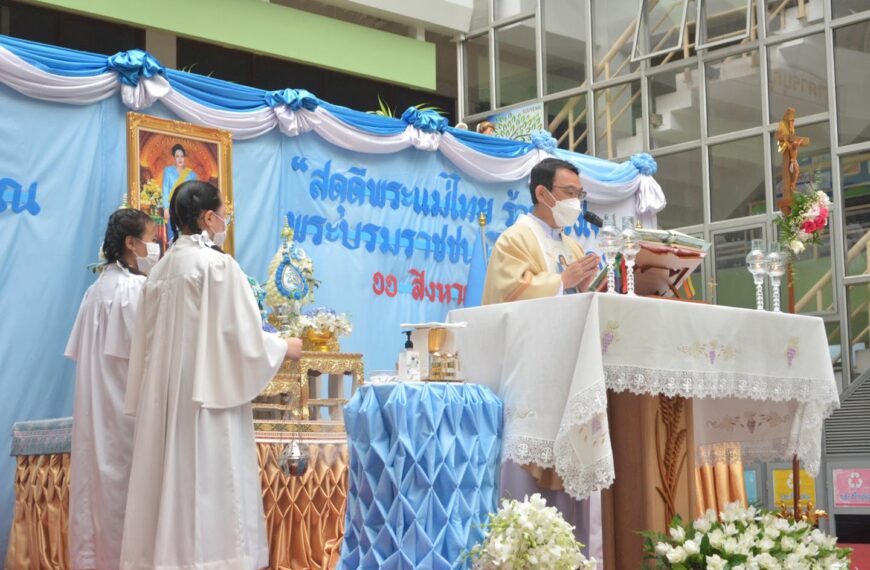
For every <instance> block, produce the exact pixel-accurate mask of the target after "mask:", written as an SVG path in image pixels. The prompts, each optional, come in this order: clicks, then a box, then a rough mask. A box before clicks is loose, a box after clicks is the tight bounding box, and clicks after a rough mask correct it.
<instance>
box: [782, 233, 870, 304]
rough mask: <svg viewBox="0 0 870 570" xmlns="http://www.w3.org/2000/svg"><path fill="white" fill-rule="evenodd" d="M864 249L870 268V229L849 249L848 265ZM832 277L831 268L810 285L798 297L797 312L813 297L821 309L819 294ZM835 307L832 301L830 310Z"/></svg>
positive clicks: (847, 255) (847, 254)
mask: <svg viewBox="0 0 870 570" xmlns="http://www.w3.org/2000/svg"><path fill="white" fill-rule="evenodd" d="M862 250H863V251H865V253H866V255H867V267H868V268H870V231H868V232H865V233H864V235H863V236H861V239H859V240H858V241H856V242H855V245H853V246H852V247H850V248H849V251H848V252H846V266H848V265H849V263H850V262H851V261H852V260H853V259H855V258H856V257H858V254H860V253H861V251H862ZM832 278H833V270H832V269H829V270H828V271H826V272H825V274H824V275H822V276H821V277H820V278H819V280H818V281H817V282H816V283H815V285H813V286H812V287H810V288H809V289H808V290H807V292H806V293H804V295H803V297H801V298H800V299H798V301H797V302H796V303H795V304H794V310H795V312H796V313H799V312H801V311H802V310H803V309H804V308H806V306H807V305H809V303H810V301H812V300H813V298H815V299H816V308H817V310H819V311H821V310H822V307H821V302H820V300H819V297H818V295H819V293H821V292H822V290H823V289H824V288H825V287H826V286H827V285H828V284H829V283H830V282H831V279H832ZM833 307H834V305H833V303H832V304H831V305H829V307H828V310H830V309H833Z"/></svg>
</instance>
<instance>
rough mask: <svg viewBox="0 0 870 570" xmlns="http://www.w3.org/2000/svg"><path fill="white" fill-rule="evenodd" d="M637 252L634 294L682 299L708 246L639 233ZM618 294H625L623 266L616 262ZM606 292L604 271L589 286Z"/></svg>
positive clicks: (671, 235) (670, 234)
mask: <svg viewBox="0 0 870 570" xmlns="http://www.w3.org/2000/svg"><path fill="white" fill-rule="evenodd" d="M637 231H638V233H639V234H640V236H641V239H642V240H643V241H641V244H640V247H641V249H640V252H639V253H638V254H637V257H636V258H635V266H634V282H635V284H634V290H635V293H637V294H638V295H646V296H656V297H676V298H681V296H680V294H679V290H680V288H681V287H682V286H683V285H684V283H685V282H686V280H688V279H689V277H690V276H691V274H692V272H694V271H695V269H697V268H698V266H699V265H700V264H701V263H702V262H703V261H704V256H705V255H706V252H707V250H708V249H709V248H710V243H709V242H707V241H704V240H703V239H700V238H694V237H692V236H688V235H686V234H683V233H680V232H675V231H669V230H647V229H638V230H637ZM614 269H615V272H616V289H617V291H619V292H621V293H624V292H626V287H625V271H624V270H625V263H623V258H622V255H618V256H617V258H616V264H615V266H614ZM606 290H607V267H604V268H603V269H602V270H601V271H600V272H599V273H598V275H597V276H596V277H595V279H594V280H593V281H592V283H591V285H590V286H589V291H606Z"/></svg>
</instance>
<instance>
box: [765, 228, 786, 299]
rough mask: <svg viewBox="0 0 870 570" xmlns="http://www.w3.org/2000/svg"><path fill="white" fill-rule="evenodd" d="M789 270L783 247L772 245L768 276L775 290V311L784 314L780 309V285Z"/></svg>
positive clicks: (768, 258)
mask: <svg viewBox="0 0 870 570" xmlns="http://www.w3.org/2000/svg"><path fill="white" fill-rule="evenodd" d="M787 268H788V256H787V254H786V253H785V252H784V251H783V250H782V245H780V244H779V243H774V244H771V246H770V251H769V252H767V275H768V277H770V287H771V289H772V290H773V310H774V312H777V313H780V312H782V308H781V307H780V284H781V283H782V276H783V275H785V272H786V271H787Z"/></svg>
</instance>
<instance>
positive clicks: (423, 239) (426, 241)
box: [415, 231, 432, 259]
mask: <svg viewBox="0 0 870 570" xmlns="http://www.w3.org/2000/svg"><path fill="white" fill-rule="evenodd" d="M421 244H422V245H421ZM415 247H416V249H417V250H418V251H422V252H423V257H424V259H429V254H430V253H431V250H432V236H430V235H429V232H422V231H418V232H417V238H416V245H415Z"/></svg>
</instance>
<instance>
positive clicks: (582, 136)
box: [544, 93, 589, 154]
mask: <svg viewBox="0 0 870 570" xmlns="http://www.w3.org/2000/svg"><path fill="white" fill-rule="evenodd" d="M544 113H545V116H546V118H547V130H548V131H550V133H552V135H553V136H554V137H556V140H557V141H559V148H564V149H565V150H573V151H574V152H582V153H584V154H585V153H586V152H587V149H588V146H589V145H588V141H589V127H588V123H587V122H586V94H585V93H582V94H580V95H574V96H573V97H568V98H567V99H559V100H557V101H550V102H548V103H546V104H545V106H544Z"/></svg>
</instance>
